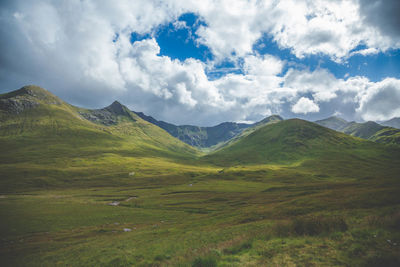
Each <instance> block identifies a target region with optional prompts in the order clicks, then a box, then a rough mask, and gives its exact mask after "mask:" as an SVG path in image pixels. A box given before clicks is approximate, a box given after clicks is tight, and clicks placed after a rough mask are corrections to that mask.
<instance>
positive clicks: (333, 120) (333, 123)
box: [315, 116, 349, 131]
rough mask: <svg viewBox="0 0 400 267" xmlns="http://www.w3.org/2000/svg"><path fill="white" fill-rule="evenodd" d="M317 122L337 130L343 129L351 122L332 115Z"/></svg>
mask: <svg viewBox="0 0 400 267" xmlns="http://www.w3.org/2000/svg"><path fill="white" fill-rule="evenodd" d="M315 123H317V124H319V125H321V126H324V127H326V128H329V129H332V130H335V131H342V130H343V129H344V128H345V127H346V126H347V125H348V124H349V122H348V121H346V120H344V119H342V118H339V117H336V116H332V117H329V118H327V119H324V120H319V121H316V122H315Z"/></svg>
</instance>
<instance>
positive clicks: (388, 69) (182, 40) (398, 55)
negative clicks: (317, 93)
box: [131, 13, 400, 82]
mask: <svg viewBox="0 0 400 267" xmlns="http://www.w3.org/2000/svg"><path fill="white" fill-rule="evenodd" d="M177 21H180V22H185V24H186V26H187V28H177V27H176V26H175V25H174V23H173V22H170V23H167V24H164V25H160V26H159V27H158V28H157V29H156V30H155V32H154V34H153V35H154V37H155V39H156V41H157V43H158V44H159V46H160V49H161V51H160V55H163V56H168V57H170V58H172V59H178V60H181V61H184V60H185V59H187V58H195V59H198V60H201V61H203V62H207V61H209V60H212V59H213V54H212V52H211V50H210V49H209V48H208V47H207V46H205V45H203V44H200V43H198V42H196V40H197V39H198V38H199V36H197V34H196V31H197V29H198V28H199V25H207V24H206V22H204V21H203V20H201V18H199V16H197V15H196V14H194V13H185V14H183V15H181V16H180V17H179V18H178V19H177ZM151 37H152V36H151V35H150V34H145V35H140V34H137V33H132V39H131V41H132V42H135V41H140V40H143V39H145V38H151ZM365 48H367V47H366V46H365V45H359V46H357V47H356V48H354V49H353V50H352V52H356V51H361V50H362V49H365ZM253 51H254V53H258V54H260V55H264V54H270V55H274V56H276V57H278V58H280V59H282V60H285V61H287V62H288V63H290V65H293V64H295V65H297V68H307V69H309V70H310V71H313V70H315V69H316V68H325V69H328V70H329V71H330V72H331V73H332V74H334V75H335V77H336V78H347V77H348V76H365V77H368V78H369V79H370V80H371V81H375V82H377V81H380V80H382V79H384V78H386V77H395V78H400V71H399V70H400V49H389V50H388V51H386V52H379V53H377V54H372V55H361V54H354V55H352V56H350V57H349V58H346V59H344V60H343V62H335V61H334V60H332V59H331V58H330V57H329V56H327V55H324V54H316V55H308V56H306V57H304V58H297V57H296V56H295V55H294V54H293V53H292V52H291V50H290V49H288V48H286V49H285V48H281V47H279V45H278V44H277V43H276V42H275V41H274V40H273V37H272V36H270V35H268V34H264V36H263V37H262V38H260V39H259V40H257V41H256V43H255V44H254V46H253ZM288 68H289V65H287V66H286V68H285V69H284V70H283V73H282V74H285V71H286V70H287V69H288ZM227 69H231V70H230V72H234V73H240V72H241V70H240V68H238V66H235V65H234V64H233V63H232V62H230V61H229V60H227V61H225V62H222V63H221V64H218V65H216V67H215V69H213V70H212V72H211V73H210V76H209V77H210V78H215V76H216V74H217V73H218V74H219V75H218V76H220V75H221V73H223V74H225V73H226V72H227Z"/></svg>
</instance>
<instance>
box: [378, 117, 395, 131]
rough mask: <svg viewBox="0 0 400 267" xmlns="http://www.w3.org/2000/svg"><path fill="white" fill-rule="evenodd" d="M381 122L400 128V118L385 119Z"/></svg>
mask: <svg viewBox="0 0 400 267" xmlns="http://www.w3.org/2000/svg"><path fill="white" fill-rule="evenodd" d="M380 124H382V125H384V126H389V127H392V128H396V129H400V118H393V119H391V120H388V121H383V122H381V123H380Z"/></svg>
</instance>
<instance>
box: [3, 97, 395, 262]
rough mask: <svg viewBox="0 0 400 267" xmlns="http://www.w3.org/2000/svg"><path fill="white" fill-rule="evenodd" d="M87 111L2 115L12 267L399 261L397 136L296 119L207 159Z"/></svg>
mask: <svg viewBox="0 0 400 267" xmlns="http://www.w3.org/2000/svg"><path fill="white" fill-rule="evenodd" d="M39 93H40V91H39ZM47 97H48V96H46V97H44V98H43V99H44V100H42V101H45V102H46V101H47V100H48V98H47ZM0 98H1V97H0ZM28 98H29V97H28ZM46 99H47V100H46ZM53 100H54V99H53ZM78 110H79V109H78V108H75V107H72V106H70V105H68V104H65V103H61V104H58V105H54V104H50V105H47V104H46V105H42V106H39V107H37V108H35V109H30V110H28V111H24V112H23V113H21V114H19V115H11V114H6V113H3V114H2V115H1V127H0V147H1V148H2V153H1V154H0V218H1V219H0V260H1V265H2V266H398V265H399V263H400V257H399V255H400V251H399V250H400V249H399V248H400V228H399V223H400V192H399V191H400V180H399V173H400V164H399V163H400V162H399V160H400V157H399V149H398V148H397V147H396V146H388V145H381V144H375V143H372V142H369V141H364V140H361V139H358V138H353V137H349V136H347V135H344V134H341V133H337V132H334V131H330V130H327V129H325V128H323V127H320V126H316V125H314V124H311V123H307V122H304V121H300V120H289V121H283V122H278V123H275V124H272V125H268V126H265V127H260V128H258V129H257V130H255V131H253V132H251V133H249V134H248V135H244V136H243V138H240V139H238V140H235V142H232V143H230V144H229V145H228V146H226V147H224V148H222V149H221V150H219V151H216V152H213V153H211V154H209V155H205V156H204V155H203V154H202V153H200V152H198V151H197V150H195V149H193V148H191V147H189V146H187V145H185V144H183V143H182V142H180V141H179V140H177V139H175V138H172V137H171V136H169V135H168V134H167V133H166V132H164V131H163V130H161V129H159V128H157V127H155V126H153V125H151V124H149V123H147V122H144V121H142V120H141V119H140V118H136V117H134V119H135V120H131V119H129V118H127V117H118V120H119V121H118V124H116V125H112V126H105V125H101V124H94V123H92V122H89V121H87V120H84V119H82V118H81V117H79V115H77V114H78V113H77V111H78ZM81 111H82V110H81ZM132 116H133V115H132ZM132 172H134V175H130V173H131V174H132ZM117 202H118V203H119V205H116V206H112V205H110V203H117ZM124 229H130V231H124ZM388 240H390V241H388Z"/></svg>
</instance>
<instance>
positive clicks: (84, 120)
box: [0, 86, 198, 188]
mask: <svg viewBox="0 0 400 267" xmlns="http://www.w3.org/2000/svg"><path fill="white" fill-rule="evenodd" d="M0 102H1V106H0V147H1V148H2V153H0V162H1V163H2V165H1V166H0V173H2V175H3V177H2V178H3V179H2V180H1V181H0V183H4V184H8V185H10V184H12V183H10V180H9V179H15V177H18V179H17V180H15V182H14V183H13V186H15V187H18V184H19V183H21V184H20V186H19V187H21V188H22V187H24V186H25V185H27V184H30V185H36V184H40V183H46V184H47V183H48V184H52V185H54V184H57V183H60V182H62V183H64V182H68V181H70V179H77V178H76V177H82V176H84V177H103V178H102V179H106V178H105V177H106V176H108V175H109V176H111V177H114V178H115V177H118V176H120V175H121V174H122V173H124V175H126V174H127V173H128V172H129V170H130V169H131V168H134V169H142V170H145V169H151V168H152V169H154V168H159V169H160V171H162V169H165V168H168V165H169V163H168V164H167V162H175V163H177V164H178V163H179V162H185V161H187V160H191V159H194V158H196V157H197V155H198V151H197V150H196V149H194V148H193V147H190V146H189V145H187V144H185V143H183V142H181V141H180V140H178V139H176V138H174V137H172V136H171V135H169V134H168V133H167V132H165V131H164V130H163V129H161V128H159V127H157V126H155V125H153V124H151V123H149V122H147V121H144V120H142V119H141V118H140V117H139V116H137V115H136V114H134V113H132V112H131V111H129V109H128V108H126V107H125V106H123V105H121V104H120V103H118V102H114V103H113V104H112V105H110V106H108V107H106V108H104V109H100V110H87V109H82V108H78V107H74V106H71V105H69V104H67V103H65V102H63V101H62V100H60V99H59V98H57V97H56V96H54V95H52V94H51V93H49V92H47V91H46V90H44V89H42V88H39V87H35V86H26V87H23V88H21V89H20V90H17V91H14V92H11V93H8V94H3V95H0ZM175 163H174V164H175ZM171 164H172V163H171ZM179 164H180V163H179ZM172 165H173V164H172ZM135 166H136V167H135ZM157 166H158V167H157ZM182 168H183V167H182ZM27 169H29V170H30V171H29V172H28V171H26V170H27ZM51 179H55V180H54V181H52V182H50V180H51ZM114 181H115V180H114ZM106 182H108V181H106ZM109 182H112V181H111V180H110V181H109Z"/></svg>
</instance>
